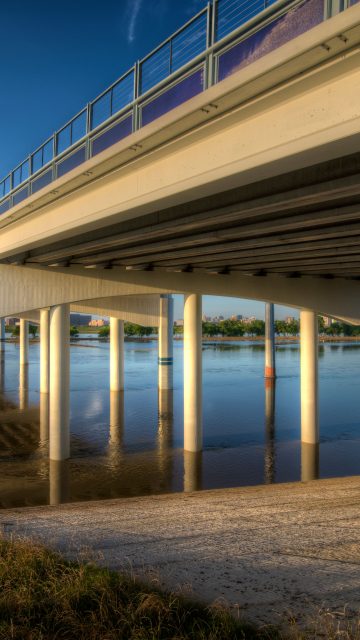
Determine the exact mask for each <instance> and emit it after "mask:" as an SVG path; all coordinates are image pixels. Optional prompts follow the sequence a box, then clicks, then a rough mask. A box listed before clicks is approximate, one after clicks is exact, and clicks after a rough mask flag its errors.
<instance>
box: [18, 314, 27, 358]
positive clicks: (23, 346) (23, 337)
mask: <svg viewBox="0 0 360 640" xmlns="http://www.w3.org/2000/svg"><path fill="white" fill-rule="evenodd" d="M28 363H29V323H28V321H27V320H23V319H21V320H20V365H22V364H28Z"/></svg>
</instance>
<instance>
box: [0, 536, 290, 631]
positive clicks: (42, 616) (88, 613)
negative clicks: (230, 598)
mask: <svg viewBox="0 0 360 640" xmlns="http://www.w3.org/2000/svg"><path fill="white" fill-rule="evenodd" d="M278 637H279V636H278V634H277V633H276V632H275V631H273V632H271V630H270V629H269V631H266V630H265V629H263V630H260V631H257V630H256V629H254V628H253V627H250V626H249V625H245V624H242V623H240V622H238V621H237V620H235V618H233V617H232V616H231V615H229V613H228V612H227V611H225V610H224V609H222V608H220V607H219V606H216V607H208V608H207V607H204V606H201V605H199V604H197V603H194V602H188V601H186V600H184V599H182V598H180V597H177V596H174V595H172V594H167V593H162V592H160V591H159V590H157V589H154V588H152V587H148V586H145V585H143V584H140V583H138V582H137V581H135V580H134V579H131V578H128V577H124V576H121V575H119V574H117V573H115V572H110V571H108V570H106V569H100V568H97V567H96V566H94V565H92V564H78V563H70V562H66V561H65V560H63V559H62V558H61V557H60V556H59V555H57V554H55V553H51V552H49V551H47V550H45V549H43V548H42V547H40V546H37V545H33V544H29V543H25V542H14V541H5V540H0V640H10V639H12V640H27V639H29V640H40V639H41V640H45V639H47V640H49V639H54V640H55V638H59V639H60V638H66V639H71V638H74V639H76V640H101V639H103V640H105V639H106V640H115V639H117V640H125V639H126V640H187V639H188V640H230V639H231V640H237V639H248V640H252V639H255V638H256V639H258V640H265V639H266V638H267V639H270V638H272V639H273V640H275V639H276V638H278Z"/></svg>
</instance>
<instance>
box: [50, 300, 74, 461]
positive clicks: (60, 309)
mask: <svg viewBox="0 0 360 640" xmlns="http://www.w3.org/2000/svg"><path fill="white" fill-rule="evenodd" d="M69 414H70V309H69V305H68V304H62V305H57V306H54V307H51V309H50V409H49V419H50V426H49V430H50V447H49V454H50V459H51V460H65V459H66V458H69V456H70V433H69V420H70V415H69Z"/></svg>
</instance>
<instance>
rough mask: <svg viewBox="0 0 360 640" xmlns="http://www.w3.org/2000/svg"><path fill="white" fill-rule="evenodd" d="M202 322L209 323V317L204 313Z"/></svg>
mask: <svg viewBox="0 0 360 640" xmlns="http://www.w3.org/2000/svg"><path fill="white" fill-rule="evenodd" d="M202 321H203V322H210V321H211V317H210V316H206V315H205V313H203V316H202Z"/></svg>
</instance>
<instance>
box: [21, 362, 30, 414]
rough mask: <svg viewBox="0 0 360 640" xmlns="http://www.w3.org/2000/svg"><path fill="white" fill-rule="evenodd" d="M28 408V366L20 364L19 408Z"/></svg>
mask: <svg viewBox="0 0 360 640" xmlns="http://www.w3.org/2000/svg"><path fill="white" fill-rule="evenodd" d="M28 406H29V365H28V364H21V365H20V371H19V408H20V409H26V408H27V407H28Z"/></svg>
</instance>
